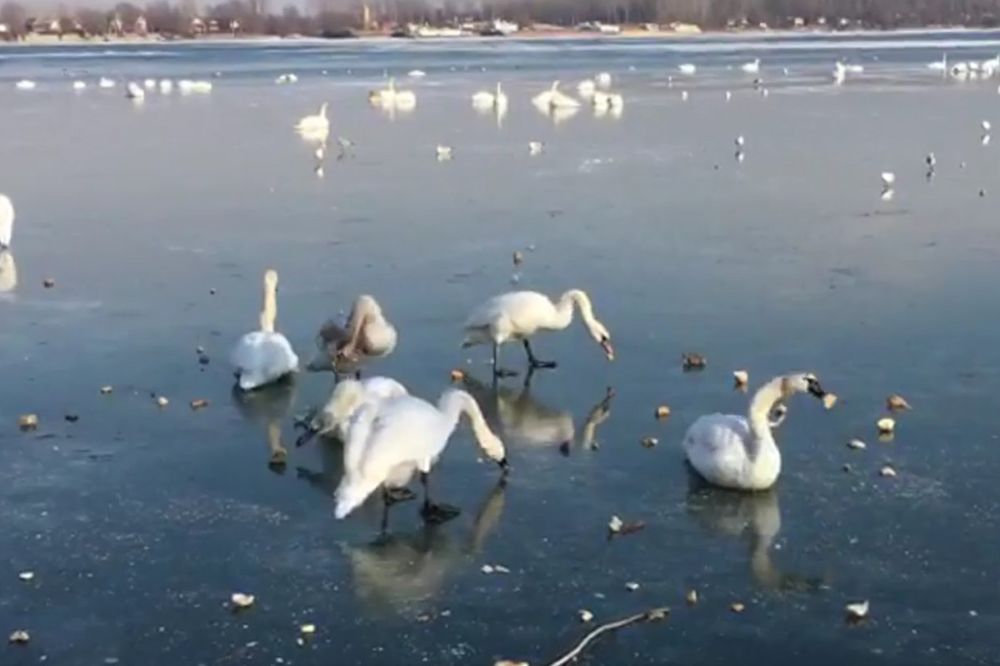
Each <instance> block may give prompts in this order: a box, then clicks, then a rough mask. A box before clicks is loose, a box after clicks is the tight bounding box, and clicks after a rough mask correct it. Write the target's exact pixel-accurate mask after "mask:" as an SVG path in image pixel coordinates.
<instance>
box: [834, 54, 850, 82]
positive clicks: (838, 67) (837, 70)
mask: <svg viewBox="0 0 1000 666" xmlns="http://www.w3.org/2000/svg"><path fill="white" fill-rule="evenodd" d="M846 79H847V68H846V67H844V63H842V62H840V61H839V60H838V61H837V62H836V63H834V65H833V82H834V84H835V85H838V86H839V85H841V84H842V83H843V82H844V81H845V80H846Z"/></svg>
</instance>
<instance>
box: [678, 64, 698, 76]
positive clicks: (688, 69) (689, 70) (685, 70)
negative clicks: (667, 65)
mask: <svg viewBox="0 0 1000 666" xmlns="http://www.w3.org/2000/svg"><path fill="white" fill-rule="evenodd" d="M677 71H679V72H680V73H681V74H686V75H687V76H693V75H694V73H695V72H697V71H698V68H697V67H695V66H694V64H693V63H690V62H685V63H683V64H680V65H678V66H677Z"/></svg>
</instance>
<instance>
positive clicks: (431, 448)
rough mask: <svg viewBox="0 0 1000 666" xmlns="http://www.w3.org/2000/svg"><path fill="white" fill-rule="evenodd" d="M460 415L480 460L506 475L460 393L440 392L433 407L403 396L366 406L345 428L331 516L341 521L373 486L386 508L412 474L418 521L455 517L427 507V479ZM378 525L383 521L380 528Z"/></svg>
mask: <svg viewBox="0 0 1000 666" xmlns="http://www.w3.org/2000/svg"><path fill="white" fill-rule="evenodd" d="M463 414H465V415H466V416H467V417H468V418H469V421H470V422H471V424H472V432H473V434H474V435H475V437H476V441H477V442H478V443H479V446H480V448H481V449H482V450H483V452H484V453H485V454H486V457H488V458H489V459H490V460H492V461H493V462H495V463H497V464H498V465H499V466H500V468H501V469H502V470H503V473H504V474H506V473H507V470H508V469H509V467H508V464H507V457H506V450H505V449H504V445H503V442H502V441H500V438H499V437H497V436H496V435H495V434H493V431H492V430H490V428H489V426H488V425H487V424H486V420H485V419H484V418H483V414H482V412H481V411H480V409H479V405H477V404H476V401H475V400H473V398H472V396H470V395H469V394H468V393H466V392H465V391H460V390H456V389H449V390H447V391H445V392H444V394H443V395H442V396H441V398H440V400H438V404H437V405H436V406H435V405H432V404H430V403H429V402H426V401H424V400H421V399H420V398H415V397H413V396H409V395H404V396H400V397H397V398H392V399H389V400H382V401H378V402H367V403H365V404H364V405H363V406H362V407H361V409H360V410H358V412H357V413H356V414H355V416H354V418H352V419H351V421H350V423H349V424H348V426H347V442H346V443H345V445H344V476H343V478H342V479H341V481H340V485H339V486H338V487H337V491H336V493H335V499H336V509H335V512H334V514H335V516H336V517H337V518H338V519H342V518H344V517H345V516H347V515H348V514H349V513H351V511H353V510H354V509H356V508H357V507H358V506H360V505H361V504H362V503H363V502H364V501H365V500H366V499H367V498H368V496H369V495H371V494H372V493H373V492H375V490H377V489H378V488H379V487H381V488H382V490H383V497H384V499H385V504H386V506H387V507H388V505H389V504H391V503H392V502H393V501H394V500H395V497H394V493H393V491H394V490H399V489H403V488H405V486H406V485H407V484H408V483H409V482H410V480H411V479H412V478H413V475H414V474H415V473H417V472H419V473H420V479H421V482H422V483H423V485H424V505H423V509H422V510H421V515H422V516H423V518H424V520H425V521H427V522H430V523H440V522H444V521H446V520H449V519H451V518H454V517H455V516H457V515H458V513H459V512H458V509H456V508H454V507H449V506H445V505H438V504H435V503H433V502H431V499H430V490H429V487H428V485H429V484H428V475H429V474H430V471H431V468H432V467H433V466H434V464H435V463H436V462H437V460H438V458H440V457H441V454H442V453H443V452H444V449H445V447H447V445H448V439H449V438H450V437H451V434H452V432H454V430H455V426H456V425H458V419H459V418H460V417H461V416H462V415H463ZM384 521H385V518H384V517H383V526H384Z"/></svg>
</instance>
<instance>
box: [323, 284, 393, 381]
mask: <svg viewBox="0 0 1000 666" xmlns="http://www.w3.org/2000/svg"><path fill="white" fill-rule="evenodd" d="M397 340H398V335H397V333H396V327H395V326H393V325H392V324H390V323H389V320H388V319H386V317H385V313H384V312H382V307H381V306H380V305H379V304H378V301H376V300H375V297H374V296H369V295H368V294H362V295H361V296H358V298H357V300H355V301H354V306H353V307H352V308H351V314H350V315H348V317H347V325H346V327H341V326H339V325H338V324H337V323H336V322H335V321H333V320H330V321H327V322H326V323H325V324H323V326H322V327H321V328H320V329H319V334H318V335H317V336H316V346H317V347H318V350H317V351H318V353H317V354H316V356H315V357H314V358H313V360H311V361H310V362H309V365H308V366H306V368H307V369H308V370H311V371H313V372H318V371H323V370H336V369H337V366H338V364H339V363H341V362H343V363H347V364H357V363H360V362H362V361H365V360H368V359H373V358H382V357H384V356H388V355H389V354H391V353H392V351H393V350H394V349H395V348H396V341H397Z"/></svg>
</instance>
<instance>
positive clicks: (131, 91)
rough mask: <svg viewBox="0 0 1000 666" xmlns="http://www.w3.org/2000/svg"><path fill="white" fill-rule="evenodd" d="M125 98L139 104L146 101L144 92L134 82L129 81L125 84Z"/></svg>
mask: <svg viewBox="0 0 1000 666" xmlns="http://www.w3.org/2000/svg"><path fill="white" fill-rule="evenodd" d="M125 97H127V98H128V99H132V100H135V101H137V102H141V101H142V100H144V99H146V91H145V90H143V88H142V86H140V85H139V84H138V83H136V82H135V81H129V82H128V83H127V84H125Z"/></svg>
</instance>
